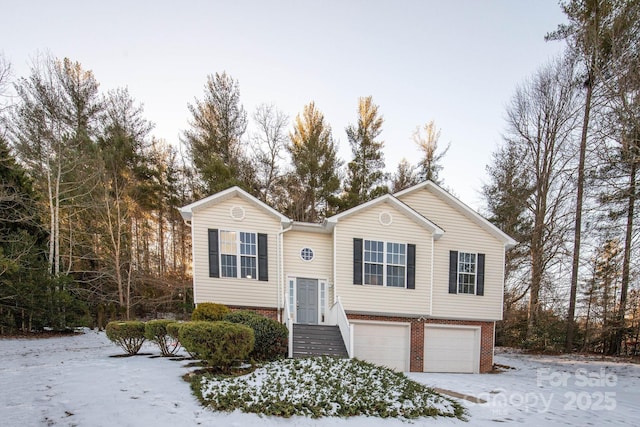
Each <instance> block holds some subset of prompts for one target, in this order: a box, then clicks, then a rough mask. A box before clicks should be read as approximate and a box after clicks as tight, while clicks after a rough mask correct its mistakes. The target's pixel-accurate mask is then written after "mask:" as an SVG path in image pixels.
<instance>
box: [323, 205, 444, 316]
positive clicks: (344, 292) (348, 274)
mask: <svg viewBox="0 0 640 427" xmlns="http://www.w3.org/2000/svg"><path fill="white" fill-rule="evenodd" d="M383 212H384V213H391V215H392V216H393V221H392V223H391V224H390V225H387V226H384V225H381V224H380V221H379V217H380V214H381V213H383ZM334 234H335V239H336V284H335V292H336V293H337V294H338V295H339V296H340V298H341V300H342V304H343V306H344V308H345V310H346V311H347V312H350V311H351V312H361V313H382V314H385V313H386V314H416V315H426V314H428V310H429V278H430V277H431V271H430V267H431V238H432V236H431V233H430V232H429V231H428V230H427V229H425V228H424V227H423V226H421V225H419V224H418V223H416V222H415V221H413V220H412V219H410V218H408V217H407V216H406V215H405V213H404V212H401V211H399V210H397V209H396V208H395V207H394V206H393V205H391V204H390V203H380V204H378V205H375V206H372V207H370V208H369V209H364V210H362V211H360V212H357V213H356V214H354V215H351V216H348V217H345V218H342V219H341V220H340V221H339V222H338V224H337V225H336V229H335V231H334ZM354 238H361V239H363V240H364V239H366V240H375V241H379V242H402V243H403V244H404V245H405V259H406V244H407V243H412V244H415V245H416V263H415V268H416V271H415V289H406V288H404V287H403V288H397V287H392V286H367V285H354V284H353V239H354ZM363 250H364V241H363ZM363 264H364V257H363ZM405 276H406V269H405ZM363 279H364V276H363ZM405 286H406V279H405Z"/></svg>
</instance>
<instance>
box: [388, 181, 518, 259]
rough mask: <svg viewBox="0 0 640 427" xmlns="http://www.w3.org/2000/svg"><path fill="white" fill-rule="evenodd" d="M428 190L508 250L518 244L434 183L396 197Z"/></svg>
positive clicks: (418, 186) (406, 190)
mask: <svg viewBox="0 0 640 427" xmlns="http://www.w3.org/2000/svg"><path fill="white" fill-rule="evenodd" d="M422 189H426V190H428V191H431V192H432V193H433V194H435V195H436V196H438V197H439V198H440V199H442V200H443V201H444V202H445V203H447V204H449V205H450V206H451V207H453V208H454V209H455V210H457V211H458V212H460V213H462V214H463V215H465V216H466V217H467V218H469V219H470V220H472V221H473V222H475V223H476V224H478V225H479V226H480V227H482V228H483V229H484V230H486V231H487V232H488V233H489V234H491V235H492V236H494V237H495V238H497V239H498V240H500V241H501V242H503V243H504V245H505V247H506V248H507V249H509V248H512V247H514V246H515V245H516V244H517V243H518V242H516V241H515V240H514V239H513V238H512V237H511V236H509V235H508V234H506V233H505V232H504V231H502V230H500V229H499V228H498V227H496V226H495V225H493V224H492V223H491V222H489V221H488V220H487V219H486V218H484V217H483V216H482V215H480V214H479V213H478V212H476V211H475V210H473V209H471V208H470V207H469V206H467V205H466V204H464V203H463V202H462V201H461V200H460V199H458V198H457V197H454V196H453V195H451V194H450V193H449V192H448V191H446V190H444V189H442V188H441V187H440V186H438V185H437V184H435V183H434V182H433V181H424V182H421V183H420V184H416V185H414V186H413V187H409V188H407V189H405V190H402V191H399V192H397V193H395V194H394V196H395V197H398V198H401V197H402V196H404V195H406V194H410V193H414V192H416V191H419V190H422Z"/></svg>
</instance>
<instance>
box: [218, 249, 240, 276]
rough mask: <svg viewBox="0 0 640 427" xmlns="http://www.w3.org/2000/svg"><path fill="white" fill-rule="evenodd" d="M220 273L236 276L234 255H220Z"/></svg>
mask: <svg viewBox="0 0 640 427" xmlns="http://www.w3.org/2000/svg"><path fill="white" fill-rule="evenodd" d="M220 274H221V275H222V277H238V270H237V264H236V256H235V255H225V254H222V255H221V256H220Z"/></svg>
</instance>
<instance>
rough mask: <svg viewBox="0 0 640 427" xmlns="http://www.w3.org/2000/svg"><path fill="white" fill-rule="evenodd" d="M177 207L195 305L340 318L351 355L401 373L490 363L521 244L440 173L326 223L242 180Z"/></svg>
mask: <svg viewBox="0 0 640 427" xmlns="http://www.w3.org/2000/svg"><path fill="white" fill-rule="evenodd" d="M180 211H181V214H182V216H183V218H184V219H185V220H186V221H187V222H188V223H189V224H190V225H191V230H192V239H193V240H192V241H193V292H194V300H195V303H196V304H197V303H201V302H217V303H222V304H225V305H227V306H229V307H230V308H232V309H233V308H238V309H239V308H245V309H246V308H248V309H253V310H256V311H259V312H261V313H263V314H266V315H268V316H271V317H273V318H275V319H279V320H281V321H282V322H285V323H287V324H288V325H289V328H290V331H291V330H293V329H294V328H293V327H295V326H296V325H328V326H334V327H335V329H336V330H339V332H340V335H339V336H340V337H341V339H342V341H343V343H344V348H345V349H346V352H347V354H348V356H350V357H357V358H360V359H364V360H368V361H371V362H374V363H378V364H381V365H386V366H389V367H391V368H394V369H396V370H398V371H419V372H422V371H425V372H469V373H479V372H487V371H489V370H490V369H491V368H492V365H493V350H494V337H495V335H494V334H495V322H496V321H497V320H500V319H501V318H502V301H503V285H504V263H505V260H504V256H505V250H506V249H508V248H510V247H512V246H513V245H515V243H516V242H515V241H514V240H513V239H512V238H511V237H509V236H507V235H506V234H505V233H503V232H502V231H500V230H499V229H498V228H496V227H495V226H494V225H492V224H491V223H489V222H488V221H487V220H486V219H484V218H482V217H481V216H480V215H479V214H478V213H476V212H475V211H474V210H472V209H471V208H469V207H468V206H466V205H465V204H464V203H462V202H461V201H460V200H458V199H457V198H455V197H453V196H452V195H451V194H449V193H448V192H446V191H445V190H443V189H442V188H440V187H439V186H437V185H436V184H434V183H433V182H430V181H427V182H424V183H421V184H418V185H416V186H414V187H411V188H409V189H406V190H404V191H401V192H399V193H396V194H393V195H391V194H387V195H384V196H381V197H379V198H377V199H374V200H371V201H369V202H367V203H364V204H362V205H360V206H357V207H355V208H352V209H350V210H348V211H345V212H342V213H340V214H338V215H335V216H332V217H330V218H327V219H326V220H325V221H324V222H323V223H322V224H311V223H304V222H296V221H292V220H291V219H289V218H287V217H286V216H285V215H283V214H281V213H280V212H278V211H276V210H274V209H273V208H271V207H270V206H268V205H266V204H265V203H263V202H261V201H259V200H258V199H256V198H255V197H253V196H251V195H249V194H248V193H246V192H245V191H243V190H241V189H240V188H238V187H233V188H229V189H227V190H224V191H221V192H219V193H217V194H214V195H212V196H209V197H207V198H205V199H202V200H199V201H197V202H195V203H192V204H190V205H188V206H185V207H183V208H181V210H180ZM290 341H291V340H290ZM341 344H342V343H341ZM292 352H293V350H292V349H291V344H290V355H291V353H292Z"/></svg>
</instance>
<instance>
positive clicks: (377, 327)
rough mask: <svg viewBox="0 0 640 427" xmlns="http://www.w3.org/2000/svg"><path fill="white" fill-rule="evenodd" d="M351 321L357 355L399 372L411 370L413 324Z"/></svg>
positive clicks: (355, 353)
mask: <svg viewBox="0 0 640 427" xmlns="http://www.w3.org/2000/svg"><path fill="white" fill-rule="evenodd" d="M351 323H352V324H353V329H354V334H353V335H354V342H353V351H354V356H355V357H357V358H358V359H361V360H366V361H367V362H371V363H375V364H376V365H382V366H386V367H389V368H391V369H395V370H396V371H397V372H407V371H408V370H409V350H410V345H411V343H410V342H411V325H409V324H404V323H396V322H380V323H364V322H363V323H359V322H354V321H352V322H351Z"/></svg>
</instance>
